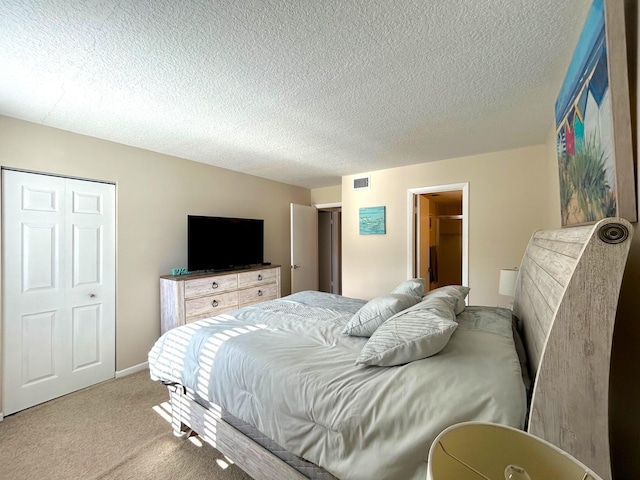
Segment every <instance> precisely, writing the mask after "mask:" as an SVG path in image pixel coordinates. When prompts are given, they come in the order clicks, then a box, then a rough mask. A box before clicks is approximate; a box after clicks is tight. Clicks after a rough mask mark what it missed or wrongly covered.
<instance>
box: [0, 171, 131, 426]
mask: <svg viewBox="0 0 640 480" xmlns="http://www.w3.org/2000/svg"><path fill="white" fill-rule="evenodd" d="M2 170H12V171H14V172H22V173H33V174H37V175H48V176H50V177H62V178H70V179H72V180H84V181H88V182H97V183H107V184H110V185H113V186H114V187H115V231H114V233H115V265H114V274H115V291H116V295H115V299H114V302H115V337H114V342H115V345H114V347H115V352H116V354H115V359H114V360H115V364H114V365H115V368H117V363H118V356H117V351H118V182H115V181H111V180H99V179H96V178H87V177H78V176H75V175H65V174H62V173H53V172H41V171H39V170H31V169H27V168H18V167H12V166H8V165H7V166H5V165H0V175H1V173H2ZM1 195H2V182H0V198H2V197H1ZM2 238H3V234H2V219H1V218H0V252H1V251H2V249H3V248H4V244H3V242H2ZM2 268H3V265H2V255H0V272H2ZM3 290H4V285H3V284H2V275H0V298H2V292H3ZM3 331H4V318H3V316H2V309H1V308H0V422H2V421H3V419H4V414H3V410H2V409H3V400H4V392H3V391H2V385H3V383H4V380H3V374H4V363H3V360H2V359H3V356H4V352H3V351H2V345H3V336H2V335H3ZM132 373H133V372H132ZM115 377H116V378H117V377H118V371H117V370H115Z"/></svg>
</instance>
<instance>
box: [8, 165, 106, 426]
mask: <svg viewBox="0 0 640 480" xmlns="http://www.w3.org/2000/svg"><path fill="white" fill-rule="evenodd" d="M2 183H3V185H2V232H3V249H2V275H3V277H2V278H3V281H2V285H3V292H2V300H3V301H2V308H3V323H4V325H3V340H2V341H3V348H2V350H3V390H2V391H3V413H4V414H5V415H8V414H11V413H14V412H17V411H19V410H22V409H24V408H28V407H30V406H33V405H36V404H38V403H42V402H45V401H47V400H50V399H52V398H56V397H59V396H61V395H65V394H67V393H70V392H73V391H75V390H79V389H81V388H85V387H87V386H89V385H93V384H95V383H98V382H101V381H104V380H107V379H109V378H113V376H114V373H115V186H114V185H111V184H105V183H99V182H90V181H82V180H74V179H67V178H61V177H54V176H49V175H40V174H32V173H24V172H15V171H11V170H3V175H2Z"/></svg>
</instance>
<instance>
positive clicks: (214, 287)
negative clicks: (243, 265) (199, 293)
mask: <svg viewBox="0 0 640 480" xmlns="http://www.w3.org/2000/svg"><path fill="white" fill-rule="evenodd" d="M211 288H212V289H214V290H215V289H216V288H218V284H217V283H216V282H213V283H212V284H211Z"/></svg>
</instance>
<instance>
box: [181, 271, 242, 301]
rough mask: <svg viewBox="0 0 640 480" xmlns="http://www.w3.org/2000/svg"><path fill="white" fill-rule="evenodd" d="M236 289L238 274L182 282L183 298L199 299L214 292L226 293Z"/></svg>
mask: <svg viewBox="0 0 640 480" xmlns="http://www.w3.org/2000/svg"><path fill="white" fill-rule="evenodd" d="M237 288H238V274H236V273H231V274H229V275H218V276H215V277H203V278H195V279H193V280H187V281H186V282H184V296H185V298H193V297H200V296H202V295H209V294H212V293H216V292H226V291H229V290H235V289H237Z"/></svg>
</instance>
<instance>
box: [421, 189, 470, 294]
mask: <svg viewBox="0 0 640 480" xmlns="http://www.w3.org/2000/svg"><path fill="white" fill-rule="evenodd" d="M467 192H468V184H458V185H442V186H439V187H424V188H419V189H411V190H410V191H409V211H410V215H411V218H410V221H409V225H410V232H409V239H410V240H409V252H408V253H409V255H408V258H409V265H408V272H409V275H410V276H412V277H422V278H424V279H425V280H426V282H425V290H427V291H428V290H433V289H435V288H438V287H442V286H445V285H467V283H468V264H469V263H468V256H467V255H468V254H467V252H468V233H467V232H468V218H467V215H468V213H467V212H468V198H467Z"/></svg>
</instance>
